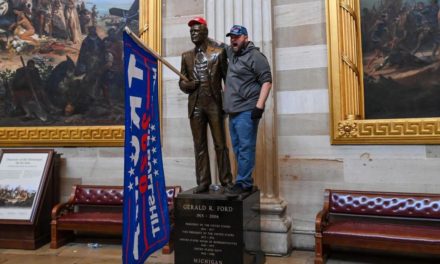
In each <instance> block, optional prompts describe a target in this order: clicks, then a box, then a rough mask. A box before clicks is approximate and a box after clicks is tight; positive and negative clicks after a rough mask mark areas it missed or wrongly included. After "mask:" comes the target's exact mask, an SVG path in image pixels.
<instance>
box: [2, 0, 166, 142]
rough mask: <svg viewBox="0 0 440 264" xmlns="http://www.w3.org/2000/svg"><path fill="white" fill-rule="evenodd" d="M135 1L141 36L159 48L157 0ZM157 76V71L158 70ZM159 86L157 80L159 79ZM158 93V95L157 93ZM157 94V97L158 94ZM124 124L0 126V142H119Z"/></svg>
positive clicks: (159, 16)
mask: <svg viewBox="0 0 440 264" xmlns="http://www.w3.org/2000/svg"><path fill="white" fill-rule="evenodd" d="M133 1H139V2H138V3H139V28H140V30H139V32H140V34H141V35H142V40H143V41H145V42H146V43H148V45H149V46H150V47H152V48H153V49H154V50H156V51H157V52H159V53H160V52H161V46H162V45H161V41H162V33H161V29H162V21H161V17H162V16H161V12H162V11H161V5H162V4H161V2H162V1H156V0H133ZM159 79H160V80H161V72H159ZM159 90H161V82H159ZM160 96H161V95H160ZM160 98H161V97H160ZM123 144H124V126H123V125H109V126H90V125H88V126H33V127H29V126H25V127H23V126H20V127H12V126H5V127H0V145H1V146H8V147H26V146H27V147H29V146H36V147H38V146H88V147H98V146H109V147H110V146H123Z"/></svg>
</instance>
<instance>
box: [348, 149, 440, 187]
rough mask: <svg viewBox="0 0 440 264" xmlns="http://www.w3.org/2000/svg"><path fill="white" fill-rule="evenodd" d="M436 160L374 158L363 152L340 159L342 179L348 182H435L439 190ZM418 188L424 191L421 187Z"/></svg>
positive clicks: (411, 183)
mask: <svg viewBox="0 0 440 264" xmlns="http://www.w3.org/2000/svg"><path fill="white" fill-rule="evenodd" d="M439 171H440V162H439V161H438V160H436V159H424V158H409V157H407V158H399V159H378V158H375V157H374V155H369V154H364V155H362V156H361V157H360V158H358V159H344V173H345V181H346V182H348V183H381V184H384V185H388V186H392V185H393V184H396V183H399V184H401V185H406V184H408V185H413V186H414V188H417V186H423V185H424V184H425V185H426V184H430V185H437V187H438V189H437V191H438V190H440V177H439ZM417 189H418V190H420V191H427V190H426V189H425V187H421V188H420V189H419V188H417Z"/></svg>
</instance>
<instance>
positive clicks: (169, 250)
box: [162, 241, 174, 255]
mask: <svg viewBox="0 0 440 264" xmlns="http://www.w3.org/2000/svg"><path fill="white" fill-rule="evenodd" d="M173 251H174V245H173V242H172V241H169V242H168V243H167V244H166V245H165V246H164V247H163V248H162V254H164V255H168V254H171V253H173Z"/></svg>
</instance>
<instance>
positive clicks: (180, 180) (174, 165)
mask: <svg viewBox="0 0 440 264" xmlns="http://www.w3.org/2000/svg"><path fill="white" fill-rule="evenodd" d="M163 168H164V174H165V181H166V184H167V185H180V186H182V188H183V190H188V189H190V188H193V187H194V186H196V185H197V184H196V176H195V175H196V174H195V159H194V157H191V158H180V157H178V158H172V157H166V158H164V159H163Z"/></svg>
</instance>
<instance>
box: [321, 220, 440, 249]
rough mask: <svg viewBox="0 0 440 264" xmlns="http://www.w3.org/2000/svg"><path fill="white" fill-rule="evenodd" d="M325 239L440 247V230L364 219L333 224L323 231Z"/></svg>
mask: <svg viewBox="0 0 440 264" xmlns="http://www.w3.org/2000/svg"><path fill="white" fill-rule="evenodd" d="M323 234H324V235H325V237H328V238H331V237H332V236H338V237H340V236H345V237H357V238H359V237H363V238H366V239H380V240H390V241H392V240H396V241H408V240H409V241H417V242H423V243H429V244H435V245H438V246H440V228H439V227H438V226H429V225H412V224H411V223H406V224H405V223H403V222H402V223H390V222H383V223H381V222H380V221H377V220H376V221H374V222H373V221H368V220H364V219H357V220H356V221H351V220H345V221H344V220H340V221H337V222H333V223H331V224H330V225H328V226H327V228H326V229H325V230H324V231H323Z"/></svg>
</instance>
